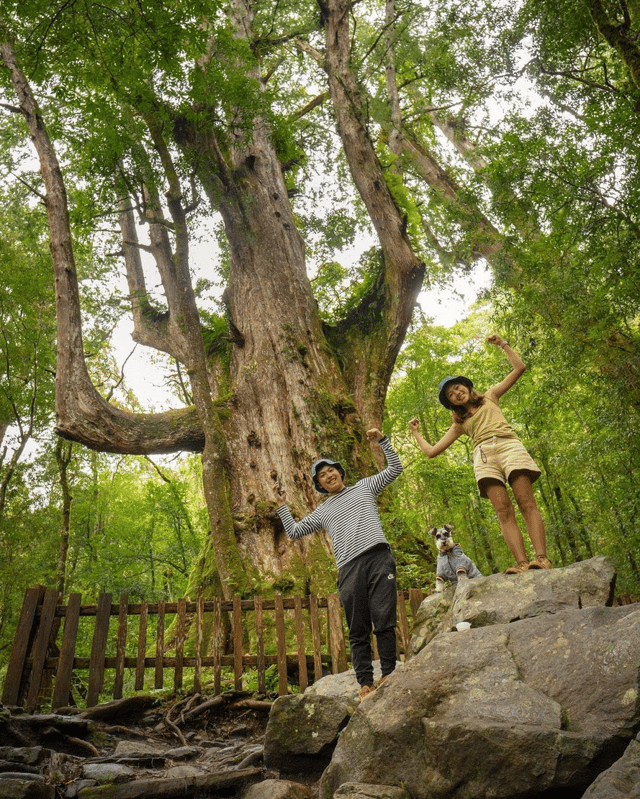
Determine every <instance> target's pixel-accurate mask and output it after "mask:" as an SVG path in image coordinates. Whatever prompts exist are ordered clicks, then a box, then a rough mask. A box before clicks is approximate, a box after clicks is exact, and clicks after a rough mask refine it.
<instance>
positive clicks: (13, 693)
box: [2, 585, 45, 706]
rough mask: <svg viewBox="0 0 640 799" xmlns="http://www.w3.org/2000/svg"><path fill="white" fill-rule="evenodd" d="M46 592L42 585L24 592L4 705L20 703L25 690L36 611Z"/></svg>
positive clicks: (4, 695) (4, 690) (10, 657)
mask: <svg viewBox="0 0 640 799" xmlns="http://www.w3.org/2000/svg"><path fill="white" fill-rule="evenodd" d="M44 592H45V588H44V586H42V585H36V586H34V587H33V588H27V590H26V591H25V592H24V600H23V601H22V610H21V611H20V618H19V619H18V627H17V629H16V634H15V637H14V639H13V646H12V647H11V655H10V656H9V664H8V666H7V675H6V677H5V680H4V688H3V689H2V704H3V705H9V706H13V705H18V704H19V703H20V700H21V697H22V694H23V692H24V683H23V680H24V672H25V665H26V661H27V655H28V654H29V649H30V648H31V645H32V642H33V636H34V632H35V627H36V611H37V610H38V605H39V604H40V602H41V601H42V597H43V596H44Z"/></svg>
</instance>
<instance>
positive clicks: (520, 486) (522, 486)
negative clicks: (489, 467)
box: [510, 472, 547, 555]
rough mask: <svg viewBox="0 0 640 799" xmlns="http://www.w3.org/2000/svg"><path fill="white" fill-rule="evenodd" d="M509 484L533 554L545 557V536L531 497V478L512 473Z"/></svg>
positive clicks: (526, 475)
mask: <svg viewBox="0 0 640 799" xmlns="http://www.w3.org/2000/svg"><path fill="white" fill-rule="evenodd" d="M510 482H511V490H512V491H513V496H514V497H515V498H516V502H517V503H518V508H519V510H520V513H521V514H522V517H523V519H524V522H525V524H526V526H527V533H528V534H529V538H530V539H531V544H532V546H533V551H534V554H535V555H546V554H547V536H546V533H545V529H544V522H543V521H542V516H541V515H540V510H539V508H538V505H537V503H536V500H535V497H534V495H533V486H532V485H531V478H530V477H529V475H528V474H527V473H526V472H513V473H512V475H511V480H510Z"/></svg>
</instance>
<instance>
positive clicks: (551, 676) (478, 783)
mask: <svg viewBox="0 0 640 799" xmlns="http://www.w3.org/2000/svg"><path fill="white" fill-rule="evenodd" d="M614 584H615V572H614V568H613V565H612V564H611V562H610V561H608V560H607V559H605V558H594V559H592V560H589V561H585V562H583V563H578V564H574V565H573V566H570V567H567V568H565V569H554V570H552V571H548V572H544V571H538V572H529V573H525V574H522V575H518V576H516V577H513V576H506V575H493V576H491V577H484V578H477V579H474V580H463V581H461V582H460V583H459V584H458V586H457V587H456V588H455V589H453V588H452V589H448V590H447V591H445V592H444V593H443V594H438V595H432V596H430V597H427V599H425V600H424V602H423V603H422V606H421V608H420V612H419V614H418V618H417V623H416V625H415V629H414V632H413V636H412V645H411V657H410V658H409V659H408V661H407V662H406V663H403V664H401V665H400V666H399V667H398V668H397V669H396V671H395V673H394V674H393V675H392V676H391V677H390V678H389V679H388V680H387V681H386V682H385V684H384V685H383V686H381V687H380V688H379V689H378V690H377V691H376V692H375V693H373V694H372V695H371V696H370V697H367V698H366V699H365V700H364V701H363V702H362V703H361V704H359V705H358V706H357V707H355V708H354V709H353V710H350V707H351V706H350V705H349V704H348V702H346V701H345V700H351V698H352V696H353V692H354V690H355V688H356V684H355V677H354V676H353V673H350V674H348V675H339V676H338V677H333V676H330V677H325V678H323V680H321V681H320V682H319V683H318V684H316V686H315V694H317V693H318V692H320V691H321V690H322V689H321V686H322V683H325V682H327V683H331V682H335V681H336V680H340V684H341V686H342V689H343V690H342V693H341V695H337V696H336V695H335V693H334V692H332V691H331V690H325V691H324V692H323V693H324V695H325V697H330V696H331V695H332V694H333V695H334V699H333V701H335V702H338V701H340V702H341V705H340V707H341V708H342V711H343V712H344V713H345V720H346V722H347V723H346V724H344V722H343V726H342V729H341V731H339V733H338V734H337V735H336V745H335V749H334V751H333V754H332V757H331V762H330V763H329V765H328V766H327V768H326V770H325V771H324V773H323V775H322V779H321V781H320V792H319V795H320V797H321V799H332V797H342V796H348V797H360V796H362V797H368V796H372V797H376V796H378V795H381V796H387V795H389V796H393V797H396V796H398V797H405V796H407V797H410V799H476V798H477V799H481V798H484V797H486V796H493V797H509V798H510V799H518V797H522V798H523V799H524V797H535V796H537V795H540V796H551V795H554V796H555V795H558V796H560V795H562V796H563V797H565V799H574V797H575V799H577V798H578V797H581V796H582V795H583V794H584V792H585V791H587V789H589V790H590V791H598V790H600V789H599V787H598V784H599V783H603V784H604V785H605V786H606V785H608V784H609V785H617V784H624V785H625V786H626V787H625V790H628V786H629V785H634V786H635V790H636V791H638V790H640V787H639V786H640V772H639V771H638V769H637V768H636V765H637V757H638V752H637V746H636V745H637V741H634V740H633V739H634V738H635V736H636V735H637V734H638V730H639V729H640V684H639V681H640V669H639V664H640V605H638V604H635V605H625V606H619V607H612V606H610V603H611V601H612V596H613V586H614ZM463 620H464V621H469V622H471V625H472V626H471V629H470V630H468V631H466V632H456V631H455V624H456V623H457V622H459V621H463ZM349 679H351V681H352V682H351V683H349V684H348V685H347V680H349ZM307 694H309V691H307V692H305V694H303V695H302V697H283V698H281V699H279V700H278V702H277V703H276V704H275V705H274V708H273V709H272V714H273V713H274V712H275V711H276V706H277V705H278V704H281V705H282V707H281V708H280V709H279V711H278V712H279V713H282V714H284V713H285V712H286V710H285V707H284V706H285V705H287V704H289V705H290V708H291V709H292V708H293V707H294V704H295V708H296V710H295V712H291V713H289V714H288V724H289V725H290V726H291V727H295V725H296V724H297V723H298V721H297V719H296V714H300V716H301V717H306V721H305V725H306V726H305V728H304V729H305V733H304V734H305V736H306V737H310V736H312V735H313V734H314V732H315V735H317V736H320V734H321V733H320V730H319V729H318V728H316V729H315V731H314V729H313V723H312V721H310V719H313V717H314V713H315V711H314V710H313V708H315V707H317V696H314V694H309V695H308V696H307ZM323 714H324V717H325V718H328V717H330V714H329V713H328V709H327V708H323ZM346 716H348V718H346ZM318 717H319V716H318ZM270 726H271V720H270V723H269V726H268V727H267V735H266V741H265V760H266V763H267V765H269V755H268V753H269V752H271V751H272V749H273V741H271V740H270V737H271V732H270ZM332 728H334V729H335V724H332ZM300 729H301V730H302V726H300ZM275 731H276V728H275V727H274V729H273V732H274V733H275ZM327 731H328V730H327V728H326V727H325V728H324V730H323V741H325V743H324V752H325V754H326V753H327V752H328V749H329V747H328V745H327V743H326V739H327ZM278 745H279V747H280V750H279V754H278V757H279V760H280V762H284V761H285V760H287V762H288V766H289V768H294V761H295V759H296V758H297V757H299V756H300V755H299V750H300V746H301V744H300V741H298V742H297V744H296V746H297V749H298V751H297V752H294V751H288V752H286V751H283V739H282V738H280V739H279V741H278ZM305 756H306V755H305ZM634 769H635V770H634ZM621 775H624V777H623V776H621ZM607 780H608V782H607ZM621 780H622V783H621ZM392 788H393V789H394V790H396V793H393V792H392V793H385V791H387V792H388V791H389V790H390V789H392ZM380 790H382V791H383V793H382V794H380V793H376V791H380ZM604 790H606V788H605V789H604ZM397 791H401V793H397ZM619 795H620V796H622V794H619ZM631 795H633V794H632V793H629V792H627V794H626V796H631ZM604 796H605V793H602V792H601V793H593V797H598V799H600V797H604ZM617 796H618V794H616V793H611V797H616V799H617ZM607 799H609V797H607Z"/></svg>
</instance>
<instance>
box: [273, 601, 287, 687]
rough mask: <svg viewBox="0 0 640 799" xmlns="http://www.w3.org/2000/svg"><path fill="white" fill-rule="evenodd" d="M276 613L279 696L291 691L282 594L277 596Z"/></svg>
mask: <svg viewBox="0 0 640 799" xmlns="http://www.w3.org/2000/svg"><path fill="white" fill-rule="evenodd" d="M275 614H276V656H277V660H278V696H286V695H287V694H288V693H289V680H288V679H287V638H286V630H285V625H284V604H283V601H282V594H280V593H278V594H276V596H275Z"/></svg>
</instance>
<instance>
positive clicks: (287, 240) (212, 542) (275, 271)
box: [2, 0, 423, 597]
mask: <svg viewBox="0 0 640 799" xmlns="http://www.w3.org/2000/svg"><path fill="white" fill-rule="evenodd" d="M349 8H350V4H349V3H348V2H344V1H343V0H340V1H339V2H333V0H332V2H331V3H329V5H328V6H327V8H326V9H325V11H326V48H327V52H326V71H327V75H328V82H329V88H330V92H331V97H332V101H333V107H334V110H335V117H336V122H337V127H338V131H339V134H340V137H341V139H342V143H343V148H344V152H345V155H346V158H347V160H348V163H349V166H350V169H351V173H352V176H353V179H354V183H355V185H356V186H357V188H358V190H359V192H360V194H361V196H362V198H363V200H364V203H365V205H366V207H367V209H368V212H369V214H370V216H371V219H372V222H373V224H374V227H375V229H376V230H377V233H378V236H379V239H380V245H381V246H380V253H379V259H378V263H377V266H376V269H375V272H376V277H375V280H373V283H372V288H371V289H370V290H369V291H368V292H367V293H366V295H365V296H364V297H363V299H362V301H361V303H360V305H359V306H357V307H355V308H353V310H352V311H351V313H350V314H349V315H348V316H347V317H346V318H345V319H344V320H343V321H342V322H341V323H339V324H338V325H337V326H336V327H330V326H327V325H323V323H322V321H321V318H320V315H319V312H318V307H317V304H316V301H315V299H314V297H313V294H312V290H311V284H310V281H309V278H308V276H307V272H306V265H305V247H304V242H303V241H302V238H301V236H300V234H299V232H298V230H297V228H296V223H295V218H294V214H293V211H292V207H291V203H290V201H289V198H288V193H287V186H286V185H285V180H284V177H283V166H282V163H281V162H280V159H279V157H278V154H277V152H276V149H275V147H274V144H273V141H272V137H271V134H270V130H269V127H268V125H267V123H266V122H265V120H264V119H263V118H262V117H260V116H255V117H253V118H252V119H251V120H250V134H249V135H247V133H246V131H247V128H248V127H249V125H248V124H247V120H246V119H244V120H242V132H239V131H238V130H236V129H234V127H233V126H229V127H227V128H226V130H224V129H223V131H222V132H221V129H220V127H218V128H215V129H214V127H213V126H212V125H211V124H207V123H206V120H207V119H209V118H210V117H211V118H213V117H214V116H215V114H214V113H213V104H214V103H215V99H216V98H214V97H212V98H211V102H212V108H211V109H209V108H199V109H198V110H197V111H194V112H193V113H192V114H191V115H190V117H189V119H184V118H182V117H181V118H178V115H177V113H176V112H173V111H172V110H171V109H169V108H166V107H161V104H160V103H158V104H156V105H154V104H153V103H145V104H143V105H144V109H143V110H141V111H139V113H140V115H141V116H142V118H143V119H144V122H145V124H146V127H147V129H148V132H149V139H150V141H151V143H152V146H153V149H154V152H155V154H156V156H157V157H158V158H159V160H160V162H161V165H162V174H163V180H164V183H165V191H166V201H164V202H161V201H160V198H159V194H158V191H157V189H155V188H154V185H155V184H154V182H153V181H148V183H147V186H146V188H145V192H144V198H143V207H144V216H145V218H146V220H147V222H148V225H149V230H150V240H151V247H150V250H151V252H152V254H153V256H154V259H155V264H156V267H157V269H158V272H159V274H160V276H161V279H162V284H163V288H164V293H165V299H166V309H162V310H161V311H158V309H156V308H154V307H153V305H152V303H151V301H150V299H149V296H148V293H147V288H146V286H145V280H144V274H143V270H142V268H141V264H140V256H139V247H140V245H139V243H138V241H137V235H136V226H135V220H134V210H133V206H132V204H131V202H130V200H129V197H128V196H127V193H126V191H125V190H124V189H123V186H120V190H119V194H120V197H121V201H120V225H121V230H122V238H123V252H124V254H125V262H126V267H127V275H128V281H129V289H130V295H131V301H132V315H133V319H134V324H135V331H134V338H135V339H136V340H138V341H140V342H142V343H145V344H147V345H150V346H153V347H155V348H157V349H160V350H162V351H164V352H167V353H169V354H170V355H172V356H173V357H175V358H176V359H177V361H178V362H180V363H181V364H183V365H184V366H185V368H186V371H187V374H188V376H189V379H190V387H191V392H192V394H193V398H194V404H193V407H192V408H187V409H179V410H176V411H171V412H167V413H164V414H131V413H127V412H124V411H122V410H120V409H117V408H115V407H113V406H112V405H110V404H109V403H107V402H106V401H105V400H104V399H103V398H102V397H101V396H100V395H99V393H98V392H97V391H96V389H95V388H94V386H93V385H92V384H91V380H90V377H89V374H88V372H87V368H86V364H85V360H84V354H83V344H82V331H81V324H80V303H79V297H78V285H77V278H76V274H75V266H74V258H73V249H72V246H71V233H70V229H69V219H68V212H67V207H66V195H65V189H64V183H63V180H62V175H61V172H60V168H59V166H58V163H57V159H56V155H55V152H54V150H53V147H52V146H51V143H50V141H49V139H48V136H47V133H46V130H45V127H44V124H43V121H42V119H41V117H40V115H39V112H38V109H37V105H36V102H35V100H34V98H33V95H32V93H31V90H30V88H29V85H28V82H27V81H26V79H25V78H24V75H23V74H22V72H21V71H20V69H19V67H18V65H17V63H16V61H15V58H14V55H13V52H12V50H11V48H10V47H9V46H8V45H4V46H3V50H2V54H3V58H4V61H5V64H6V65H7V66H8V67H9V69H10V70H11V73H12V79H13V82H14V86H15V89H16V91H17V94H18V97H19V101H20V107H21V110H22V113H23V114H24V116H25V118H26V119H27V123H28V125H29V129H30V133H31V136H32V139H33V141H34V143H35V145H36V147H37V149H38V153H39V157H40V162H41V165H42V173H43V176H44V180H45V185H46V191H47V195H46V205H47V211H48V215H49V224H50V230H51V249H52V253H53V262H54V269H55V279H56V302H57V316H58V373H57V384H56V394H57V405H56V411H57V430H58V432H59V434H60V435H62V436H64V437H65V438H68V439H70V440H75V441H79V442H81V443H82V444H84V445H86V446H89V447H92V448H94V449H97V450H103V451H111V452H122V453H142V454H150V453H162V452H170V451H176V450H181V449H183V450H184V449H189V450H196V451H202V468H203V481H204V488H205V497H206V502H207V509H208V514H209V521H210V537H209V539H208V541H207V544H206V546H205V549H204V552H203V556H202V558H201V560H200V563H199V564H198V565H197V569H196V572H195V574H194V577H193V579H192V583H191V586H192V591H193V593H205V594H206V593H208V592H216V591H218V590H220V589H221V590H222V592H223V593H224V595H225V596H227V597H230V596H232V595H234V594H237V593H240V594H242V595H245V596H250V595H251V594H252V593H256V592H261V591H262V592H265V593H267V592H268V590H269V589H273V588H279V589H280V590H297V591H300V590H304V589H305V588H311V589H312V590H316V591H317V590H328V589H329V590H330V589H332V588H333V587H334V582H333V573H332V568H331V566H332V559H331V557H330V546H329V543H328V541H327V540H326V539H325V538H324V537H322V536H312V537H310V538H307V539H303V540H301V541H297V542H295V543H289V542H288V541H287V540H286V537H285V536H284V533H283V531H282V528H281V525H280V523H279V520H278V517H277V514H275V513H274V506H273V502H272V487H273V482H274V478H275V477H276V476H277V477H278V478H279V479H280V480H281V481H282V483H283V484H284V487H285V488H286V490H287V493H288V495H289V497H290V498H291V504H292V506H293V508H294V510H295V511H296V512H297V513H299V514H306V513H308V512H309V511H310V510H311V509H313V508H314V507H315V505H316V504H317V502H318V499H319V495H318V494H317V493H316V492H315V490H314V488H313V485H312V483H311V480H310V476H309V465H310V463H311V462H312V461H313V460H314V459H315V458H317V457H318V456H319V455H321V454H322V455H328V456H331V457H333V458H335V459H339V460H340V461H341V462H342V463H343V464H344V465H345V467H346V469H347V473H348V479H349V480H353V479H356V478H357V477H359V476H360V475H362V474H364V473H370V472H371V471H373V470H375V469H376V468H378V466H379V461H378V463H377V464H376V462H375V456H376V455H378V454H379V453H372V452H371V450H370V449H369V445H368V443H367V439H366V436H365V435H364V433H365V429H366V428H367V427H371V426H381V424H382V415H383V409H384V399H385V395H386V390H387V386H388V383H389V380H390V377H391V373H392V370H393V365H394V362H395V358H396V355H397V353H398V351H399V349H400V346H401V344H402V341H403V339H404V336H405V333H406V330H407V327H408V325H409V323H410V320H411V315H412V311H413V307H414V305H415V300H416V297H417V293H418V292H419V290H420V287H421V284H422V276H423V266H422V264H421V263H420V261H419V259H418V258H417V257H416V255H415V254H414V252H413V250H412V248H411V245H410V243H409V240H408V238H407V236H406V232H405V227H406V225H405V220H403V217H402V214H401V213H400V211H399V210H398V208H397V206H396V204H395V203H394V201H393V198H392V196H391V193H390V192H389V190H388V188H387V185H386V183H385V178H384V173H383V170H382V167H381V165H380V163H379V162H378V158H377V156H376V153H375V150H374V148H373V145H372V142H371V139H370V136H369V132H368V129H367V119H366V116H365V114H364V111H363V109H362V106H361V102H360V100H359V95H358V89H357V85H356V80H355V78H354V76H353V74H352V71H351V65H350V49H349V16H348V12H349ZM230 20H231V24H232V28H233V31H234V35H235V36H236V37H239V38H240V37H245V38H246V39H247V40H250V37H251V22H252V20H251V10H250V7H249V6H248V5H245V4H244V2H235V3H234V4H233V7H232V9H231V11H230ZM214 45H215V43H212V48H211V51H210V53H209V55H208V56H207V57H203V58H202V59H201V60H200V62H199V65H198V69H199V70H200V73H201V74H202V76H203V79H204V80H206V78H207V70H208V69H209V68H210V67H211V64H212V61H213V60H215V58H217V57H219V55H218V54H217V53H216V51H215V47H214ZM254 77H255V80H256V81H260V76H259V74H258V72H257V68H256V71H255V75H254ZM167 117H170V118H172V119H173V121H174V127H173V131H171V130H170V126H168V125H166V120H167ZM176 147H177V148H178V149H179V151H180V152H181V153H182V155H183V157H185V158H186V159H187V160H189V161H190V162H191V163H192V164H193V175H194V176H195V178H196V179H197V181H198V183H199V185H200V186H201V187H202V188H203V189H204V192H205V194H206V195H207V198H208V200H209V202H210V203H211V205H212V206H213V208H214V209H216V210H217V211H219V213H220V214H221V216H222V219H223V221H224V226H225V231H226V236H227V240H228V245H229V251H230V270H229V280H228V286H227V289H226V291H225V293H224V300H225V303H226V306H227V310H228V332H227V335H226V336H224V338H223V339H222V340H221V339H220V338H218V339H216V340H215V341H211V340H209V339H208V340H207V346H206V347H205V343H204V339H203V329H202V326H201V321H200V318H199V315H198V308H197V305H196V299H195V296H194V292H193V287H192V285H191V280H190V277H189V237H188V231H187V222H186V220H187V215H188V211H189V207H188V204H187V202H186V200H185V196H186V191H185V189H184V187H183V186H182V185H181V183H180V179H179V177H178V170H177V168H176V166H175V164H174V158H175V153H176V149H175V148H176ZM163 208H164V209H165V211H166V212H168V216H169V218H168V219H165V218H163V214H164V213H165V211H163Z"/></svg>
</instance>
